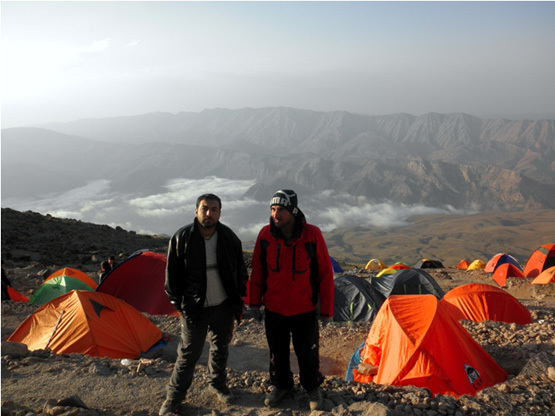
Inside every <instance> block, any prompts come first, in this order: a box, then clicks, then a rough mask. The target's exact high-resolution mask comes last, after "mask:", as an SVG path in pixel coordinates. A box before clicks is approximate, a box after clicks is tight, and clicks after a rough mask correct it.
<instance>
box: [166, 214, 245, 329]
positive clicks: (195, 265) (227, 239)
mask: <svg viewBox="0 0 555 416" xmlns="http://www.w3.org/2000/svg"><path fill="white" fill-rule="evenodd" d="M197 227H198V221H197V219H196V218H195V220H194V222H193V223H192V224H189V225H186V226H185V227H182V228H180V229H179V230H178V231H177V232H176V233H175V234H174V236H173V237H172V238H171V240H170V243H169V245H168V260H167V265H166V282H165V289H166V293H167V294H168V297H169V299H170V302H171V303H172V304H173V305H174V306H175V308H176V309H177V310H178V311H181V312H183V313H184V314H185V316H186V317H187V319H189V320H190V321H191V322H193V323H196V322H197V321H198V318H199V316H200V313H201V312H202V308H203V307H204V302H205V299H206V251H205V246H204V238H203V237H202V235H201V234H200V232H199V231H198V228H197ZM216 231H217V232H218V242H217V247H216V256H217V260H218V270H219V273H220V278H221V280H222V284H223V287H224V289H225V292H226V294H227V296H228V299H229V300H230V301H231V304H232V305H233V311H234V314H235V318H236V319H237V321H238V322H239V321H240V319H241V316H242V312H243V296H245V295H246V284H247V280H248V273H247V268H246V266H245V261H244V258H243V247H242V244H241V240H239V237H237V235H235V233H234V232H233V231H232V230H231V229H230V228H229V227H227V226H226V225H224V224H222V223H220V222H218V224H217V225H216Z"/></svg>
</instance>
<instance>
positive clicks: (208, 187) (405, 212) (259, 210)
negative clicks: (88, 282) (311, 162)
mask: <svg viewBox="0 0 555 416" xmlns="http://www.w3.org/2000/svg"><path fill="white" fill-rule="evenodd" d="M252 185H254V181H247V180H230V179H225V178H217V177H207V178H204V179H201V180H198V179H184V178H177V179H172V180H170V181H168V182H167V184H166V185H165V187H164V191H163V192H162V193H158V194H153V195H133V194H121V193H115V192H113V190H112V189H111V187H110V182H109V181H107V180H98V181H91V182H89V183H88V184H87V185H85V186H83V187H79V188H75V189H72V190H70V191H67V192H63V193H57V194H54V193H51V194H48V195H42V196H40V197H36V198H28V199H25V200H23V199H15V198H8V199H3V200H2V207H4V208H12V209H15V210H18V211H29V210H30V211H34V212H39V213H41V214H43V215H46V214H50V215H52V216H54V217H60V218H73V219H78V220H81V221H84V222H91V223H94V224H107V225H109V226H111V227H114V228H115V227H116V226H120V227H122V228H123V229H125V230H127V231H135V232H137V233H140V234H157V235H167V236H170V235H172V234H173V233H174V232H175V231H176V230H177V229H178V228H180V227H181V226H183V225H186V224H189V223H191V222H192V220H193V218H194V211H195V203H196V199H197V197H198V196H199V195H201V194H204V193H208V192H210V193H213V194H216V195H218V196H219V197H220V198H221V200H222V213H221V217H220V221H221V222H223V223H224V224H227V225H229V226H230V227H231V228H232V229H233V230H234V231H235V232H236V233H237V235H238V236H239V237H240V238H241V240H242V241H243V244H244V245H245V248H249V247H252V244H253V243H254V240H255V239H256V235H257V234H258V231H259V230H260V228H261V227H262V226H264V225H265V224H267V223H268V221H269V218H270V205H269V201H268V202H261V201H256V200H254V199H252V198H250V197H247V196H245V195H246V193H247V191H248V189H249V188H250V187H251V186H252ZM276 190H277V189H276ZM274 191H275V190H272V191H271V192H272V193H273V192H274ZM298 199H299V208H300V209H301V210H302V211H303V212H304V214H305V216H306V218H307V221H308V222H309V223H311V224H314V225H317V226H318V227H320V228H321V229H322V231H324V232H325V231H331V230H333V229H335V228H338V227H345V228H352V227H366V228H375V227H400V226H404V225H408V219H409V218H410V217H412V216H413V215H419V214H439V213H462V212H458V211H457V210H455V209H453V208H452V207H443V208H433V207H426V206H423V205H404V204H398V203H393V202H381V203H375V202H371V201H369V200H368V199H367V198H365V197H362V196H352V195H348V194H345V193H338V192H336V191H332V190H327V191H324V192H321V193H319V194H315V195H302V194H301V195H298Z"/></svg>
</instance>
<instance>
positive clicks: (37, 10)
mask: <svg viewBox="0 0 555 416" xmlns="http://www.w3.org/2000/svg"><path fill="white" fill-rule="evenodd" d="M1 14H2V17H1V54H2V55H1V57H2V62H1V64H2V94H1V95H2V127H3V128H6V127H15V126H22V125H28V124H36V123H45V122H52V121H72V120H76V119H81V118H90V117H110V116H119V115H136V114H143V113H148V112H157V111H164V112H171V113H177V112H180V111H194V112H197V111H202V110H203V109H205V108H216V107H222V108H231V109H236V108H244V107H266V106H287V107H296V108H304V109H310V110H318V111H332V110H347V111H351V112H359V113H366V114H390V113H397V112H407V113H411V114H415V115H420V114H424V113H426V112H429V111H434V112H439V113H449V112H459V111H461V112H466V113H469V114H472V115H478V116H480V115H485V114H487V115H491V114H523V113H542V114H546V113H555V75H554V74H555V24H554V22H555V2H487V3H485V2H462V3H459V2H428V3H420V2H180V1H179V2H178V1H175V2H109V1H95V2H10V1H2V2H1Z"/></svg>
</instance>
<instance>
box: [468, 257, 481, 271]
mask: <svg viewBox="0 0 555 416" xmlns="http://www.w3.org/2000/svg"><path fill="white" fill-rule="evenodd" d="M485 268H486V263H484V262H483V261H482V260H480V259H476V260H474V261H473V262H472V263H470V266H468V268H467V269H466V270H478V269H482V270H483V269H485Z"/></svg>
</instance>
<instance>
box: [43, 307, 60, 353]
mask: <svg viewBox="0 0 555 416" xmlns="http://www.w3.org/2000/svg"><path fill="white" fill-rule="evenodd" d="M64 311H65V309H62V313H61V314H60V317H59V318H58V322H56V326H55V327H54V330H53V331H52V334H51V335H50V338H49V339H48V342H47V343H46V345H45V346H44V349H47V348H48V344H50V341H52V337H53V336H54V334H55V333H56V330H57V329H58V325H59V324H60V321H61V320H62V316H64Z"/></svg>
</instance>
